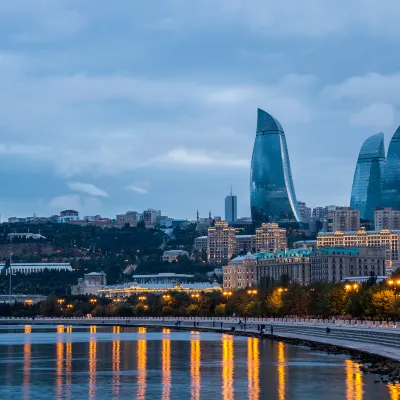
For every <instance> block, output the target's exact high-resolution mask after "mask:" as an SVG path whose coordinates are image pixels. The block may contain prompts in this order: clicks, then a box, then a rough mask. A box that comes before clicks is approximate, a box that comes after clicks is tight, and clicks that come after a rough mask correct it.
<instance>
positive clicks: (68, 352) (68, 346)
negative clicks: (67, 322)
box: [65, 327, 72, 399]
mask: <svg viewBox="0 0 400 400" xmlns="http://www.w3.org/2000/svg"><path fill="white" fill-rule="evenodd" d="M69 329H71V332H72V327H70V328H67V332H68V330H69ZM71 383H72V342H67V343H65V392H66V393H65V395H66V398H67V399H70V398H71Z"/></svg>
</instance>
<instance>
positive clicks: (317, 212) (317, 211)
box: [312, 207, 328, 220]
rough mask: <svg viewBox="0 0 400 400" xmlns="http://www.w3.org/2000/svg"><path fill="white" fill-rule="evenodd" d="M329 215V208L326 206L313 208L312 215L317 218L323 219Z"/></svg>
mask: <svg viewBox="0 0 400 400" xmlns="http://www.w3.org/2000/svg"><path fill="white" fill-rule="evenodd" d="M327 215H328V210H327V208H326V207H315V208H313V210H312V217H313V218H315V219H318V220H320V219H323V218H325V217H326V216H327Z"/></svg>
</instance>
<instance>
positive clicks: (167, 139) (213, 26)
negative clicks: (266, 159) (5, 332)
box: [0, 0, 400, 220]
mask: <svg viewBox="0 0 400 400" xmlns="http://www.w3.org/2000/svg"><path fill="white" fill-rule="evenodd" d="M399 17H400V3H399V2H398V1H396V0H386V1H375V0H352V1H350V2H349V1H348V0H336V1H331V0H303V1H301V2H299V1H298V0H282V1H280V2H278V1H275V0H252V1H248V0H247V1H245V0H243V1H242V0H218V1H215V0H199V1H196V0H191V1H188V0H158V1H152V0H147V1H136V0H119V1H116V2H109V1H103V0H100V1H99V0H84V1H82V0H76V1H75V0H71V1H67V0H54V1H51V0H35V1H32V0H13V1H6V0H0V155H1V158H2V162H1V163H0V169H1V171H0V181H1V188H2V190H1V196H0V213H1V214H2V217H3V220H4V218H6V217H9V216H27V215H32V214H33V213H34V212H36V214H37V215H51V214H54V213H58V212H59V211H60V210H61V209H65V208H74V209H78V210H79V211H80V212H81V214H82V215H92V214H98V213H100V214H102V215H105V216H114V215H115V214H117V213H121V212H124V211H126V210H143V209H145V208H148V207H151V208H157V209H161V210H162V212H163V214H164V215H169V216H174V217H181V218H182V217H183V218H186V217H188V218H194V217H195V214H196V210H197V209H199V211H200V215H201V216H206V214H208V210H210V209H211V211H212V213H213V215H223V207H224V197H225V196H226V195H227V194H228V193H229V191H230V186H231V185H232V186H233V191H234V193H235V194H237V196H238V207H239V216H249V215H250V211H249V175H250V171H249V168H250V159H251V152H252V146H253V141H254V137H255V130H256V115H257V114H256V111H257V110H256V109H257V107H260V108H263V109H264V110H266V111H267V112H269V113H271V114H272V115H274V116H275V117H276V118H277V119H278V120H279V121H280V122H281V124H282V126H283V128H284V130H285V132H286V139H287V143H288V147H289V155H290V161H291V166H292V173H293V179H294V185H295V189H296V194H297V198H298V200H303V201H305V202H306V203H307V204H308V205H311V206H317V205H321V206H323V205H328V204H337V205H348V204H349V201H350V192H351V183H352V179H353V173H354V168H355V164H356V161H357V156H358V152H359V149H360V146H361V144H362V142H363V141H364V140H365V139H366V138H367V137H368V136H370V135H372V134H374V133H377V132H381V131H382V132H384V133H385V144H386V148H387V145H388V143H389V141H390V138H391V136H392V135H393V133H394V131H395V129H396V128H397V126H398V125H399V123H400V113H399V105H400V95H399V93H400V70H399V68H400V53H399V44H400V43H399V42H400V24H399Z"/></svg>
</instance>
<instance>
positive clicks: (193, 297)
mask: <svg viewBox="0 0 400 400" xmlns="http://www.w3.org/2000/svg"><path fill="white" fill-rule="evenodd" d="M199 298H200V295H199V294H198V293H194V294H192V299H196V300H198V299H199Z"/></svg>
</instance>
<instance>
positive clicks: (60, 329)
mask: <svg viewBox="0 0 400 400" xmlns="http://www.w3.org/2000/svg"><path fill="white" fill-rule="evenodd" d="M57 333H64V325H57Z"/></svg>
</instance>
